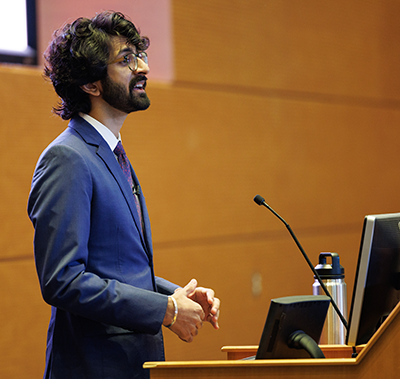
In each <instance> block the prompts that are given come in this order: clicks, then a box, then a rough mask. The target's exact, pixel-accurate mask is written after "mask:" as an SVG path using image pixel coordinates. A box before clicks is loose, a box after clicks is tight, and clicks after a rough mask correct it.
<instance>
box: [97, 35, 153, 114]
mask: <svg viewBox="0 0 400 379" xmlns="http://www.w3.org/2000/svg"><path fill="white" fill-rule="evenodd" d="M113 42H114V54H113V55H112V59H111V61H114V60H117V61H118V60H119V59H120V58H123V57H124V56H126V55H127V54H129V53H136V49H135V47H134V46H128V45H127V44H126V41H125V40H124V39H122V38H118V37H116V38H115V39H114V41H113ZM148 72H149V66H148V65H147V64H146V63H145V62H143V61H142V60H141V59H138V67H137V70H136V71H132V70H131V69H130V68H129V67H128V65H127V64H126V62H125V61H121V62H118V63H112V64H110V65H109V66H108V74H107V77H106V78H105V79H102V80H101V85H102V89H103V90H102V97H103V100H104V101H105V102H107V103H108V104H109V105H111V106H112V107H113V108H115V109H118V110H119V111H121V112H124V113H127V114H128V113H131V112H136V111H140V110H145V109H147V108H148V107H149V106H150V99H149V98H148V97H147V93H146V90H145V89H146V81H147V78H146V75H147V74H148Z"/></svg>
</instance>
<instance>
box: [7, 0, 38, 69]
mask: <svg viewBox="0 0 400 379" xmlns="http://www.w3.org/2000/svg"><path fill="white" fill-rule="evenodd" d="M1 3H2V6H1V12H0V62H7V63H21V64H27V65H35V64H37V53H36V6H35V0H1Z"/></svg>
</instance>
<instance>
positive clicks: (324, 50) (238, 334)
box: [0, 0, 400, 378]
mask: <svg viewBox="0 0 400 379" xmlns="http://www.w3.org/2000/svg"><path fill="white" fill-rule="evenodd" d="M40 3H41V6H42V9H46V17H50V16H49V15H51V14H52V13H53V12H54V13H55V14H56V13H57V9H55V8H52V7H51V5H50V4H51V2H50V1H47V3H46V1H45V0H40ZM90 3H91V4H92V3H94V2H90ZM44 5H47V6H46V7H44V8H43V6H44ZM171 6H172V8H171V13H172V20H173V36H174V39H173V46H174V49H175V50H174V60H175V72H174V76H175V80H174V81H173V82H171V83H170V84H165V83H164V84H162V83H160V82H157V81H153V82H152V83H149V86H148V92H149V96H150V97H151V100H152V106H151V107H150V109H149V110H148V111H146V112H142V113H138V114H135V115H131V116H130V117H129V118H128V120H127V122H126V125H125V126H124V128H123V138H124V144H125V146H126V149H127V152H128V154H129V156H130V157H131V161H132V163H133V164H134V166H135V170H136V171H137V173H138V176H139V178H140V180H141V184H142V187H143V188H144V191H145V194H146V200H147V203H148V207H149V212H150V218H151V220H152V226H153V239H154V249H155V254H156V269H157V274H158V275H160V276H164V277H166V278H168V279H170V280H173V281H175V282H177V283H179V284H185V283H186V282H188V281H189V280H190V279H191V278H192V277H196V278H198V279H199V281H200V283H201V284H202V285H206V286H211V287H213V288H215V289H216V291H217V295H218V296H219V297H220V298H221V299H222V313H221V320H220V323H221V329H220V330H219V331H217V332H215V331H213V330H212V329H211V327H210V326H209V325H205V326H204V328H203V330H202V331H201V333H200V335H199V336H198V337H197V338H196V340H195V342H193V343H192V344H189V345H188V344H185V343H183V342H181V341H180V340H178V339H177V338H176V337H175V336H174V335H173V334H172V333H171V332H169V331H166V332H165V339H166V350H167V359H169V360H191V359H223V358H224V355H223V354H222V353H220V352H219V349H220V347H221V346H223V345H232V344H238V345H240V344H257V343H258V340H259V337H260V332H261V330H262V327H263V323H264V320H265V316H266V313H267V311H268V307H269V301H270V299H271V298H274V297H279V296H289V295H299V294H309V293H311V285H312V282H313V278H312V274H311V273H310V272H309V269H308V267H307V265H306V263H305V262H303V259H302V257H301V254H300V253H299V252H298V250H297V248H296V246H295V244H294V243H293V241H292V240H291V239H290V236H289V234H288V232H287V231H286V229H285V228H284V226H283V225H282V224H281V223H280V222H279V220H277V219H275V218H274V217H273V215H272V214H270V213H269V212H268V211H267V210H266V209H264V208H260V207H257V206H256V205H255V204H254V202H253V201H252V198H253V197H254V195H256V194H257V193H260V194H261V195H262V196H264V197H265V198H266V199H267V201H268V202H269V203H270V205H271V206H272V207H274V208H275V209H276V210H277V211H278V212H279V213H280V214H281V215H282V216H283V217H284V218H285V219H286V220H287V221H288V222H289V223H290V225H291V226H292V228H293V229H294V230H295V232H296V234H297V236H298V238H299V239H300V241H301V243H302V245H303V247H304V248H305V250H306V251H307V252H308V254H309V256H310V258H311V260H312V261H313V263H315V264H316V263H317V259H318V254H319V252H321V251H336V252H338V253H339V254H340V257H341V263H342V264H343V266H344V267H345V269H346V281H347V283H348V287H349V291H348V296H349V301H350V296H351V290H352V283H353V280H354V271H355V266H356V259H357V254H358V245H359V241H360V233H361V227H362V221H363V217H364V215H366V214H370V213H384V212H396V211H400V204H399V200H398V186H399V182H400V180H399V178H398V172H397V171H398V169H397V166H398V164H397V150H398V139H399V137H400V131H399V130H398V125H399V121H400V77H399V74H398V67H400V64H399V63H400V46H399V45H398V39H397V36H398V35H399V28H400V26H399V25H400V24H399V23H398V20H397V18H396V15H398V14H399V10H400V9H399V8H400V4H399V3H398V2H397V1H395V0H393V1H390V0H386V1H379V2H378V1H376V2H365V1H361V0H358V1H352V2H348V1H344V0H343V1H335V2H321V1H318V0H315V1H310V0H303V1H301V2H294V1H265V0H250V1H228V0H226V1H223V0H218V1H215V0H212V1H211V0H208V1H207V0H205V1H202V2H188V1H184V0H174V1H172V3H171ZM41 14H42V15H43V14H44V13H41ZM39 16H40V14H39ZM58 16H59V15H58ZM58 16H57V17H58ZM54 17H55V16H54ZM132 18H133V19H134V16H133V15H132ZM150 37H151V35H150ZM0 82H1V86H0V104H1V108H0V120H1V126H2V127H1V129H0V133H1V137H2V138H1V139H0V140H1V141H2V142H1V143H2V148H1V149H0V154H1V157H0V181H1V185H0V194H1V199H2V200H1V201H2V205H1V208H0V217H1V220H2V226H1V228H0V248H1V255H0V277H1V278H2V279H3V285H2V286H1V290H0V291H1V292H0V295H1V299H2V302H3V307H2V311H1V312H0V323H1V325H3V329H2V334H1V340H0V341H1V342H0V357H1V358H0V359H1V361H0V376H1V377H6V378H26V377H30V378H39V377H40V376H41V373H42V369H43V360H44V348H45V333H46V327H47V322H48V317H49V309H48V307H47V306H46V305H45V304H44V303H43V301H42V300H41V297H40V293H39V288H38V284H37V279H36V276H35V272H34V263H33V258H32V234H33V232H32V228H31V226H30V224H29V220H28V219H27V216H26V211H25V208H26V199H27V195H28V191H29V183H30V179H31V175H32V172H33V169H34V165H35V162H36V160H37V158H38V156H39V154H40V152H41V151H42V150H43V148H44V147H45V146H46V145H47V143H48V142H49V141H50V140H51V139H52V138H54V136H55V135H57V134H58V133H59V132H61V130H63V128H64V127H65V124H64V123H63V122H62V121H61V120H59V119H57V118H55V116H52V115H51V113H50V108H51V106H52V105H53V104H54V102H55V101H56V97H55V96H54V94H53V92H52V89H51V86H50V85H49V84H48V83H45V82H44V81H43V79H42V78H41V72H40V70H39V69H20V68H12V67H6V66H4V67H0ZM11 141H12V142H14V141H17V142H18V144H17V145H16V146H13V147H12V148H10V142H11ZM16 163H18V164H19V165H18V168H17V169H16V166H15V165H16ZM254 274H256V275H258V276H261V278H262V292H261V294H260V295H258V296H254V295H253V292H252V277H253V276H254Z"/></svg>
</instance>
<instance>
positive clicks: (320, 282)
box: [262, 201, 349, 331]
mask: <svg viewBox="0 0 400 379" xmlns="http://www.w3.org/2000/svg"><path fill="white" fill-rule="evenodd" d="M262 205H264V206H265V207H267V208H268V209H269V210H270V211H271V212H272V213H273V214H274V215H275V216H276V217H278V218H279V219H280V220H281V221H282V222H283V223H284V224H285V226H286V228H287V230H288V231H289V233H290V235H291V236H292V238H293V240H294V242H296V245H297V247H298V248H299V249H300V251H301V253H302V254H303V257H304V259H305V260H306V262H307V263H308V265H309V266H310V268H311V270H312V272H313V273H314V275H315V277H316V278H317V280H318V282H319V284H320V285H321V288H322V289H323V290H324V292H325V294H326V296H328V297H329V298H330V299H331V304H332V306H333V308H334V309H335V311H336V313H337V315H338V316H339V318H340V320H341V321H342V323H343V325H344V327H345V328H346V331H348V330H349V326H348V325H347V321H346V319H345V318H344V316H343V314H342V312H341V311H340V309H339V307H338V306H337V304H336V302H335V301H334V300H333V298H332V295H331V294H330V293H329V291H328V289H327V288H326V286H325V284H324V282H323V281H322V279H321V277H320V276H319V274H318V272H317V271H316V270H315V268H314V266H313V265H312V263H311V262H310V260H309V259H308V256H307V254H306V252H305V251H304V249H303V247H302V246H301V244H300V242H299V240H298V239H297V237H296V236H295V234H294V233H293V230H292V228H291V227H290V225H289V224H288V223H287V222H286V221H285V220H284V219H283V218H282V217H281V216H280V215H279V214H278V213H276V212H275V211H274V210H273V209H272V208H271V207H270V206H269V205H268V204H267V203H266V202H265V201H264V202H263V203H262Z"/></svg>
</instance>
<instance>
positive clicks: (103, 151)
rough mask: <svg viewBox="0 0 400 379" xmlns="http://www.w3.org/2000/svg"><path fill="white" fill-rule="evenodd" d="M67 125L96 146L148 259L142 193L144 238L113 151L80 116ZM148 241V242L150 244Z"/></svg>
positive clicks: (146, 226) (144, 206) (127, 187)
mask: <svg viewBox="0 0 400 379" xmlns="http://www.w3.org/2000/svg"><path fill="white" fill-rule="evenodd" d="M69 126H70V127H71V128H73V129H74V130H76V131H77V132H78V133H79V135H80V136H81V137H82V138H83V140H84V141H85V142H86V143H88V144H90V145H95V146H97V152H96V153H97V155H98V156H99V157H100V158H101V159H102V160H103V162H104V163H105V165H106V167H107V168H108V170H109V171H110V173H111V175H112V176H113V177H114V179H115V180H116V182H117V183H118V186H119V188H120V189H121V192H122V194H123V196H124V198H125V201H126V202H127V204H128V207H129V210H130V212H131V215H132V217H133V220H134V222H135V225H136V228H137V229H138V231H139V235H140V238H141V241H142V244H143V246H144V249H145V251H146V254H147V255H148V257H149V259H151V258H152V249H151V236H150V233H149V235H148V233H147V232H146V231H147V230H150V228H149V218H148V214H147V209H146V204H145V201H144V197H143V195H142V194H141V195H140V201H141V204H142V210H143V215H144V214H146V217H144V219H143V221H144V224H145V236H146V238H144V236H143V233H142V232H141V230H142V228H141V223H140V219H139V215H138V213H137V209H136V204H135V200H134V198H133V193H132V190H131V188H130V186H129V183H128V181H127V180H126V178H125V175H124V173H123V172H122V170H121V167H120V165H119V163H118V161H117V159H116V158H115V155H114V153H113V152H112V151H111V149H110V147H109V145H108V144H107V142H106V141H104V139H103V137H102V136H101V135H100V134H99V133H98V132H97V131H96V130H95V129H94V128H93V127H92V126H91V125H90V124H89V123H87V122H86V121H85V120H84V119H82V118H81V117H79V118H75V119H72V120H71V122H70V124H69ZM132 171H133V170H132ZM133 179H134V182H135V183H137V184H138V180H137V177H136V175H133ZM149 238H150V239H149ZM148 242H150V244H149V243H148Z"/></svg>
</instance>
